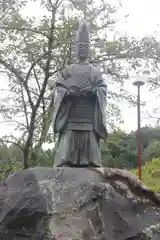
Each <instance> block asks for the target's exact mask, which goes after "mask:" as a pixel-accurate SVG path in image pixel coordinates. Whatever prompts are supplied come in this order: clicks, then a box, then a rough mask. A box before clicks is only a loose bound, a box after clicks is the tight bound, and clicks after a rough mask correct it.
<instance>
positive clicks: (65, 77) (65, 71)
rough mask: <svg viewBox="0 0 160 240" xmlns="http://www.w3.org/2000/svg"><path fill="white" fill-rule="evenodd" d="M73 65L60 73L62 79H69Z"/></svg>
mask: <svg viewBox="0 0 160 240" xmlns="http://www.w3.org/2000/svg"><path fill="white" fill-rule="evenodd" d="M72 69H73V64H71V65H67V66H66V67H65V68H64V69H63V70H62V71H61V74H62V76H63V78H64V79H67V78H69V77H70V76H71V75H72V71H73V70H72Z"/></svg>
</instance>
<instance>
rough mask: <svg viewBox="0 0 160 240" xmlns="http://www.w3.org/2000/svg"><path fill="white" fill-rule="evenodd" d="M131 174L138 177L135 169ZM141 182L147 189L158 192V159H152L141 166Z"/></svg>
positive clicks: (159, 188) (159, 170) (159, 160)
mask: <svg viewBox="0 0 160 240" xmlns="http://www.w3.org/2000/svg"><path fill="white" fill-rule="evenodd" d="M132 173H134V174H136V175H137V176H138V170H137V169H133V170H132ZM142 180H143V182H144V183H145V184H146V185H147V186H148V187H149V188H151V189H152V190H154V191H156V192H160V158H153V159H152V161H150V162H147V163H146V164H145V165H144V166H143V168H142Z"/></svg>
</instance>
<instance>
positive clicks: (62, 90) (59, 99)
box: [52, 76, 70, 133]
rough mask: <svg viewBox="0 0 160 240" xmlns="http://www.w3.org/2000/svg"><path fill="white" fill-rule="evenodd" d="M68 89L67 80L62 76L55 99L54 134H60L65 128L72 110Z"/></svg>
mask: <svg viewBox="0 0 160 240" xmlns="http://www.w3.org/2000/svg"><path fill="white" fill-rule="evenodd" d="M67 91H68V89H67V87H66V86H65V80H64V79H63V76H61V78H60V80H59V81H58V82H57V84H56V89H55V98H54V112H53V118H52V123H53V132H54V133H60V132H61V131H62V129H63V128H64V126H65V124H66V122H67V117H68V113H69V109H70V102H69V100H68V98H67Z"/></svg>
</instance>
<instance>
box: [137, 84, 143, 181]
mask: <svg viewBox="0 0 160 240" xmlns="http://www.w3.org/2000/svg"><path fill="white" fill-rule="evenodd" d="M137 90H138V91H137V117H138V119H137V120H138V176H139V179H140V180H142V141H141V115H140V113H141V111H140V85H138V86H137Z"/></svg>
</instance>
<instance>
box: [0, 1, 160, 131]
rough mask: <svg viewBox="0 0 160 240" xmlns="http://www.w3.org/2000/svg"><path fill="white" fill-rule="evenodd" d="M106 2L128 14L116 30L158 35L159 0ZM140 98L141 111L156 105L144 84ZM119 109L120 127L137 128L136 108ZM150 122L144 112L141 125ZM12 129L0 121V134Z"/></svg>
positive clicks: (1, 85) (4, 82)
mask: <svg viewBox="0 0 160 240" xmlns="http://www.w3.org/2000/svg"><path fill="white" fill-rule="evenodd" d="M97 1H98V0H97ZM107 2H111V3H113V4H114V3H117V2H121V3H122V5H123V11H122V15H123V14H124V13H125V14H129V17H128V18H127V19H126V21H125V23H124V20H123V19H122V21H121V22H120V23H119V25H118V28H119V29H118V30H119V31H120V32H123V33H127V34H129V35H134V36H137V37H142V36H144V35H153V34H154V35H155V34H156V35H157V36H158V37H160V15H159V11H160V0H119V1H118V0H108V1H107ZM28 11H30V13H31V12H33V14H34V13H35V9H34V8H33V7H30V8H29V9H28ZM132 82H133V79H130V80H128V81H127V83H126V85H125V86H126V87H127V89H128V90H129V91H130V92H132V93H136V88H135V87H133V85H132ZM6 84H7V82H6V80H5V78H1V84H0V88H5V87H6V86H5V85H6ZM108 88H109V86H108ZM141 99H142V100H146V101H147V105H146V107H145V108H143V109H142V112H145V111H146V110H152V108H153V107H155V106H156V105H157V106H158V101H157V100H156V99H155V95H154V94H152V93H149V92H148V91H147V88H146V87H145V86H144V87H142V91H141ZM121 109H122V115H123V118H124V125H122V128H123V129H125V130H126V131H130V130H135V129H136V128H137V109H136V108H133V107H129V106H128V105H127V104H122V106H121ZM0 121H1V118H0ZM150 123H151V124H153V123H154V122H153V121H152V122H151V120H150V119H146V118H145V117H144V114H142V126H144V125H145V124H150ZM12 130H13V129H12V126H11V127H9V126H8V124H2V123H1V122H0V135H4V134H8V133H10V132H12Z"/></svg>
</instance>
